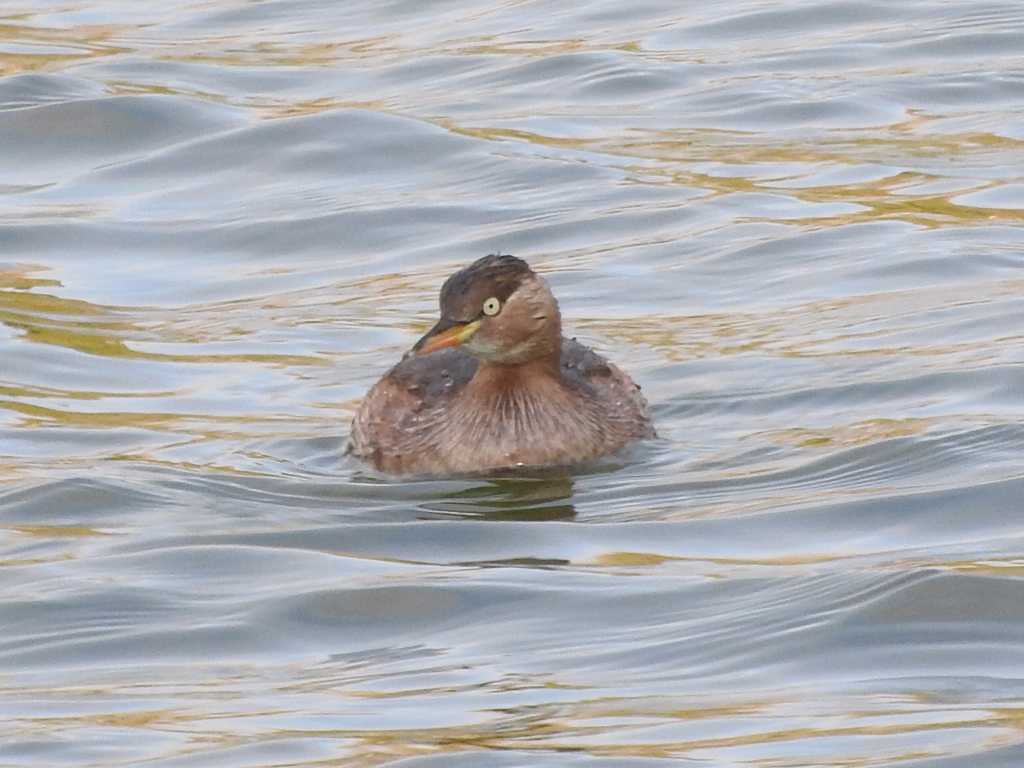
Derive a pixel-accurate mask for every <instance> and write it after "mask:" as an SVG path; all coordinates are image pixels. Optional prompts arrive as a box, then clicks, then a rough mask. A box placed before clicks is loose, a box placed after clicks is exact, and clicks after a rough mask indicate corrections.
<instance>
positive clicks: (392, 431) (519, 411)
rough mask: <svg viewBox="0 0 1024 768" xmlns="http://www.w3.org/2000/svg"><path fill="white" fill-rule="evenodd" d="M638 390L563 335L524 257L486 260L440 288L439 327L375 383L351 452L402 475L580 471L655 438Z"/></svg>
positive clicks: (554, 308) (553, 305) (554, 305)
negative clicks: (549, 468) (572, 467)
mask: <svg viewBox="0 0 1024 768" xmlns="http://www.w3.org/2000/svg"><path fill="white" fill-rule="evenodd" d="M654 436H655V434H654V427H653V426H652V425H651V418H650V415H649V414H648V412H647V403H646V402H645V400H644V398H643V396H642V395H641V394H640V388H639V387H638V386H637V385H636V384H634V383H633V381H632V379H630V378H629V376H627V375H626V374H625V373H623V372H622V371H621V370H619V369H618V368H617V367H616V366H615V365H613V364H612V363H610V362H608V361H607V360H605V359H604V358H603V357H601V356H600V355H597V354H596V353H594V352H593V351H592V350H590V349H588V348H587V347H585V346H583V345H582V344H580V343H578V342H577V341H576V340H575V339H573V340H569V339H565V338H563V337H562V319H561V315H560V313H559V311H558V302H557V301H555V297H554V296H553V295H552V294H551V291H550V289H549V288H548V285H547V283H546V282H545V281H544V279H543V278H541V277H540V276H539V275H537V274H535V273H534V272H533V271H532V270H531V269H530V267H529V266H528V265H527V264H526V262H525V261H523V260H522V259H517V258H515V257H514V256H501V255H498V256H485V257H484V258H482V259H479V260H478V261H476V262H474V263H473V264H470V265H469V266H468V267H466V268H465V269H462V270H460V271H459V272H456V273H455V274H454V275H452V276H451V277H449V278H448V279H447V280H446V281H445V283H444V286H443V287H442V288H441V319H440V320H439V321H438V322H437V324H436V325H435V326H434V327H433V328H431V329H430V331H429V332H427V334H426V335H425V336H424V337H423V338H422V339H420V340H419V341H418V342H416V344H415V346H413V348H412V349H411V350H410V351H409V352H407V353H406V355H405V356H404V357H403V359H402V361H401V362H399V363H398V365H396V366H395V367H394V368H392V369H391V370H390V371H388V372H387V373H386V374H385V375H384V377H383V378H382V379H381V380H380V381H378V382H377V383H376V384H375V385H374V386H373V388H372V389H371V390H370V392H369V394H367V396H366V399H365V400H363V403H362V405H361V406H360V408H359V411H358V412H357V413H356V417H355V420H354V421H353V423H352V439H351V444H350V445H349V451H350V452H351V453H353V454H354V455H355V456H357V457H359V458H361V459H364V460H366V461H368V462H370V463H371V464H373V465H374V466H376V467H377V468H378V469H380V470H383V471H385V472H396V473H426V474H445V473H463V472H480V471H483V470H490V469H500V468H504V467H514V466H523V465H529V466H544V465H564V464H574V463H577V462H581V461H586V460H588V459H594V458H597V457H599V456H604V455H606V454H609V453H612V452H614V451H617V450H618V449H620V448H622V447H623V446H625V445H626V444H627V443H630V442H632V441H633V440H638V439H641V438H645V437H654Z"/></svg>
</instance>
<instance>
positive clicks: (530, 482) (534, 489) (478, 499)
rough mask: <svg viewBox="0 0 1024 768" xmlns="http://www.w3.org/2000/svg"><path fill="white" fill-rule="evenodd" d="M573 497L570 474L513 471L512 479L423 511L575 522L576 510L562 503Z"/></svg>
mask: <svg viewBox="0 0 1024 768" xmlns="http://www.w3.org/2000/svg"><path fill="white" fill-rule="evenodd" d="M572 497H573V481H572V476H571V475H570V474H569V473H568V472H567V471H564V470H551V471H550V472H547V473H540V472H538V473H537V475H536V476H535V477H528V476H524V475H522V474H521V473H515V472H512V471H509V472H508V476H505V477H502V476H500V475H499V476H497V477H495V478H493V479H491V480H489V481H488V482H487V483H486V484H484V485H476V486H473V487H471V488H465V489H461V490H458V491H456V492H454V493H451V494H447V495H445V496H444V498H442V499H440V500H438V501H432V502H427V503H425V504H424V505H423V508H424V509H427V510H429V511H431V512H445V513H448V514H450V515H459V516H466V517H479V518H482V519H484V520H536V521H541V520H571V519H572V518H573V517H575V516H576V509H575V508H574V507H573V505H572V504H570V503H560V502H566V501H567V500H569V499H572Z"/></svg>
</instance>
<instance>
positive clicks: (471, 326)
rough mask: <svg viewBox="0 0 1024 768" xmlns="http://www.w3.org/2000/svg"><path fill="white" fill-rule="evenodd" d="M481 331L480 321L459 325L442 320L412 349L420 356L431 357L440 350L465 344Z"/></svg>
mask: <svg viewBox="0 0 1024 768" xmlns="http://www.w3.org/2000/svg"><path fill="white" fill-rule="evenodd" d="M479 329H480V321H479V320H472V321H470V322H468V323H459V322H456V321H453V320H446V319H444V318H441V320H439V321H438V323H437V325H435V326H434V327H433V328H431V329H430V330H429V331H427V333H426V335H425V336H424V337H423V338H422V339H420V340H419V341H417V342H416V345H415V346H414V347H413V348H412V350H413V352H415V353H416V354H418V355H429V354H430V353H431V352H436V351H437V350H439V349H448V348H449V347H457V346H459V345H460V344H465V343H466V342H467V341H469V340H470V339H471V338H473V334H474V333H476V332H477V331H478V330H479Z"/></svg>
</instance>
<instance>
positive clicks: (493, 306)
mask: <svg viewBox="0 0 1024 768" xmlns="http://www.w3.org/2000/svg"><path fill="white" fill-rule="evenodd" d="M499 312H501V302H500V301H498V297H497V296H491V298H489V299H488V300H487V301H485V302H484V314H485V315H487V316H488V317H494V316H495V315H496V314H498V313H499Z"/></svg>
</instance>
